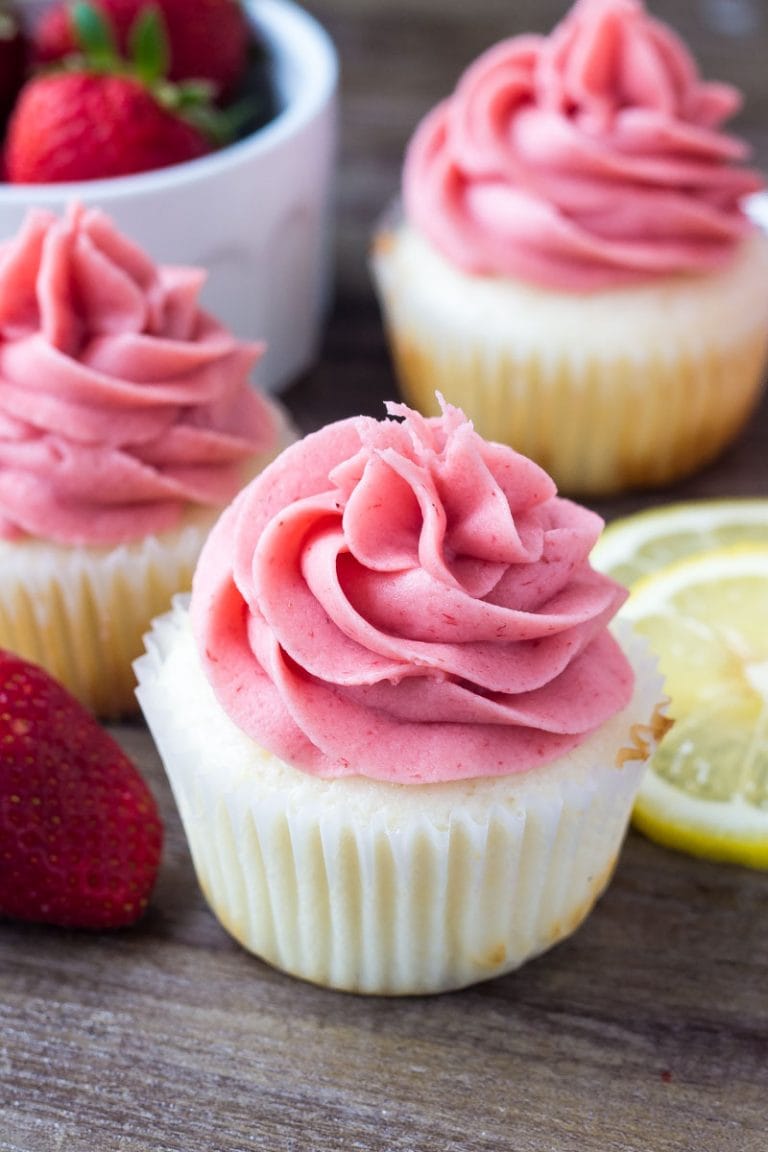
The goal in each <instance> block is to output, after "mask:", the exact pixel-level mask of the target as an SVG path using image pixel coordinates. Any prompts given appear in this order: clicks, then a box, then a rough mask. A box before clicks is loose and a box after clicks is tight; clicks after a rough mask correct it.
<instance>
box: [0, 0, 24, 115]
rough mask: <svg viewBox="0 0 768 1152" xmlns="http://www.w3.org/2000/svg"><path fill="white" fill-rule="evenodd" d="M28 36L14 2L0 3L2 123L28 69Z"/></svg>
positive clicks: (0, 101) (0, 107)
mask: <svg viewBox="0 0 768 1152" xmlns="http://www.w3.org/2000/svg"><path fill="white" fill-rule="evenodd" d="M27 57H28V50H27V38H26V36H25V35H24V31H23V29H22V26H21V20H20V19H19V14H18V12H17V10H16V8H15V7H14V5H13V4H10V3H7V2H3V3H0V123H1V124H4V123H5V120H6V118H7V116H8V113H9V112H10V111H11V108H12V107H13V105H14V103H15V101H16V97H17V95H18V93H19V89H20V88H21V86H22V84H23V83H24V78H25V74H26V70H27Z"/></svg>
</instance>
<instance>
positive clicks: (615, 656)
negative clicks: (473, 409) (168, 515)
mask: <svg viewBox="0 0 768 1152" xmlns="http://www.w3.org/2000/svg"><path fill="white" fill-rule="evenodd" d="M389 411H390V413H391V414H392V415H393V416H402V417H404V419H403V420H402V421H401V420H396V419H390V420H385V421H376V420H373V419H370V418H366V417H359V418H355V419H350V420H344V421H341V422H339V423H337V424H332V425H329V426H327V427H326V428H324V429H322V430H321V431H320V432H317V433H314V434H313V435H310V436H307V437H305V439H304V440H302V441H300V442H299V443H297V444H295V445H293V446H292V447H291V448H288V449H287V450H286V451H285V452H283V453H282V455H281V456H280V457H278V459H277V460H276V461H275V462H274V463H272V464H271V465H270V466H269V467H268V468H267V469H266V470H265V471H264V472H263V473H262V474H261V475H260V476H259V477H257V478H256V480H254V481H253V482H252V483H251V484H250V485H249V486H248V487H247V488H245V489H244V490H243V491H242V492H241V493H240V495H239V496H238V497H237V499H236V500H235V502H234V503H233V504H232V505H231V506H230V508H229V509H228V510H227V511H226V512H225V513H224V515H223V516H222V517H221V519H220V520H219V522H218V523H217V525H216V526H215V527H214V529H213V531H212V533H211V535H210V537H209V539H208V542H207V544H206V546H205V548H204V549H203V554H202V556H201V559H200V563H199V565H198V569H197V572H196V575H195V580H194V585H193V593H192V606H191V613H192V622H193V628H194V631H195V635H196V639H197V642H198V647H199V650H200V653H201V658H202V660H203V664H204V667H205V669H206V672H207V675H208V677H209V679H210V682H211V684H212V686H213V689H214V692H215V694H216V695H217V697H218V699H219V701H220V703H221V704H222V706H223V707H224V709H225V711H226V712H227V713H228V714H229V716H230V717H231V718H232V720H233V721H234V722H235V723H236V724H237V725H238V726H240V727H241V728H242V729H243V730H244V731H245V732H246V733H248V734H249V735H251V736H252V737H253V738H254V739H255V740H256V741H257V742H258V743H259V744H260V745H262V746H265V747H267V748H268V749H270V750H272V751H273V752H274V753H276V754H277V755H278V756H280V757H281V758H282V759H284V760H286V761H287V762H289V763H291V764H293V765H294V766H296V767H299V768H301V769H303V770H305V771H307V772H309V773H314V774H317V775H320V776H323V777H335V776H343V775H352V774H356V775H363V776H367V777H369V778H376V779H382V780H389V781H397V782H401V783H417V782H429V781H436V780H453V779H466V778H471V777H477V776H496V775H503V774H509V773H514V772H518V771H523V770H527V769H530V768H533V767H535V766H536V765H538V764H541V763H543V762H545V761H549V760H551V759H552V758H554V757H556V756H558V755H559V754H561V753H563V752H566V751H568V750H569V749H571V748H573V747H574V746H575V745H577V744H578V743H580V742H581V741H582V740H584V739H585V737H586V736H587V735H588V734H589V733H591V732H592V731H593V730H594V729H596V728H597V727H599V726H600V725H601V724H602V723H603V722H604V721H605V720H606V719H607V718H608V717H609V716H611V715H613V714H614V713H615V712H617V711H618V710H619V709H620V708H622V707H623V706H624V705H625V704H626V703H627V701H628V699H629V697H630V696H631V692H632V685H633V675H632V671H631V668H630V666H629V665H628V663H627V661H626V659H625V657H624V655H623V653H622V651H621V649H620V648H619V647H618V645H617V644H616V642H615V640H614V639H613V637H612V635H611V634H610V632H609V631H608V630H607V627H606V626H607V624H608V621H609V620H610V619H611V617H612V616H613V615H614V613H615V612H616V610H617V608H618V607H619V606H620V604H621V603H622V602H623V600H624V597H625V592H624V590H623V589H622V588H620V587H619V586H618V585H617V584H615V583H614V582H613V581H612V580H610V579H608V578H607V577H605V576H602V575H600V574H598V573H597V572H595V571H594V570H593V569H592V568H591V567H590V565H589V562H588V556H589V553H590V550H591V548H592V546H593V544H594V542H595V539H596V537H597V536H598V534H599V532H600V529H601V527H602V521H601V520H600V518H599V517H598V516H596V515H595V514H594V513H592V512H589V511H587V510H586V509H585V508H582V507H579V506H578V505H576V504H573V503H571V502H570V501H567V500H563V499H560V498H559V497H557V496H556V494H555V487H554V484H553V482H552V481H551V480H550V479H549V477H548V476H547V475H546V473H545V472H543V471H542V470H541V469H540V468H539V467H538V466H537V465H536V464H534V463H532V462H531V461H530V460H528V459H526V458H525V457H523V456H520V455H519V454H518V453H516V452H514V451H513V450H512V449H511V448H508V447H506V446H504V445H500V444H494V443H488V442H486V441H484V440H482V439H481V438H480V437H479V436H478V435H477V433H475V431H474V429H473V427H472V425H471V423H469V422H468V421H467V420H466V419H465V417H464V415H463V413H461V412H460V411H459V410H458V409H455V408H451V407H448V406H445V405H444V411H443V415H442V417H438V418H435V419H425V418H424V417H422V416H420V415H418V414H417V413H415V412H412V411H410V410H409V409H407V408H405V407H404V406H400V405H390V406H389Z"/></svg>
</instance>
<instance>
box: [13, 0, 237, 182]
mask: <svg viewBox="0 0 768 1152" xmlns="http://www.w3.org/2000/svg"><path fill="white" fill-rule="evenodd" d="M73 19H74V20H75V22H76V28H77V34H78V45H79V54H78V56H77V57H76V58H72V59H71V60H69V61H68V62H67V63H66V64H65V65H64V67H63V69H62V71H54V72H46V73H42V74H40V75H38V76H34V77H33V78H32V79H30V80H29V81H28V82H27V83H26V84H25V86H24V88H23V89H22V91H21V94H20V96H19V98H18V101H17V103H16V107H15V109H14V111H13V113H12V115H11V118H10V121H9V125H8V135H7V141H6V149H5V162H6V173H7V179H8V180H9V181H10V182H11V183H15V184H54V183H61V182H62V181H73V180H96V179H103V178H107V177H113V176H127V175H130V174H132V173H135V172H146V171H150V170H152V169H156V168H165V167H168V166H169V165H171V164H179V163H182V162H183V161H186V160H193V159H195V158H197V157H199V156H203V155H205V154H206V153H207V152H210V151H211V150H212V149H213V148H214V147H215V146H217V145H219V144H223V143H226V142H228V140H229V139H231V138H233V136H234V128H235V125H234V124H230V123H229V122H228V120H227V117H226V115H225V114H224V113H223V112H220V111H218V110H217V109H215V108H213V107H212V106H211V105H210V102H209V99H208V98H209V95H210V93H209V91H208V89H207V88H206V86H205V85H201V84H193V83H190V84H186V85H171V84H169V83H168V82H167V81H166V80H164V76H165V72H166V67H167V42H166V39H165V34H164V30H163V27H162V24H161V22H160V21H159V18H158V16H157V13H156V12H153V11H152V10H149V11H147V13H145V14H144V16H142V17H141V18H140V19H139V21H138V22H137V24H136V25H135V26H134V28H133V31H132V36H131V45H130V50H131V59H130V60H125V59H123V58H122V57H120V56H119V54H118V52H117V47H116V44H115V42H114V38H113V36H112V34H111V29H110V27H109V25H108V23H107V22H106V21H105V20H104V18H103V16H102V15H101V14H100V13H99V12H98V10H97V9H96V7H95V6H94V5H91V4H87V3H76V4H75V5H73Z"/></svg>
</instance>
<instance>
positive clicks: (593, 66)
mask: <svg viewBox="0 0 768 1152" xmlns="http://www.w3.org/2000/svg"><path fill="white" fill-rule="evenodd" d="M739 102H740V101H739V97H738V94H737V93H736V92H735V90H734V89H732V88H730V87H727V86H725V85H722V84H712V83H705V82H703V81H702V80H701V79H700V77H699V74H698V72H697V69H696V65H695V63H694V61H693V60H692V59H691V57H690V55H689V53H688V51H687V50H686V48H685V47H684V45H683V44H682V43H681V41H680V40H679V39H678V38H677V36H676V35H675V34H674V33H673V32H672V31H671V29H669V28H668V27H666V26H665V25H664V24H662V23H660V22H659V21H657V20H655V19H653V18H651V17H650V16H649V15H648V14H647V13H646V11H645V9H644V7H643V4H642V3H641V0H579V2H578V3H577V4H576V5H575V6H574V7H573V9H572V10H571V12H570V13H569V14H568V15H567V16H566V17H565V19H564V20H563V21H562V23H561V24H560V25H558V26H557V27H556V28H555V29H554V31H553V32H552V34H551V35H550V36H549V37H546V38H544V37H541V36H519V37H515V38H513V39H510V40H507V41H504V42H502V43H500V44H498V45H496V46H495V47H493V48H491V49H490V50H489V51H488V52H486V53H485V54H484V55H483V56H481V57H480V58H479V59H478V60H477V61H476V62H475V63H474V64H472V65H471V67H470V68H469V69H468V70H467V71H466V72H465V73H464V75H463V76H462V77H461V79H460V81H459V83H458V86H457V87H456V90H455V92H454V93H453V94H452V95H451V96H450V97H449V98H448V99H446V100H445V101H444V102H443V103H441V104H440V105H439V106H438V107H437V108H435V109H434V110H433V111H432V112H431V113H430V114H429V115H428V116H427V117H426V118H425V120H424V121H423V122H422V123H421V124H420V126H419V127H418V129H417V131H416V133H415V135H414V138H413V140H412V141H411V143H410V146H409V148H408V151H407V155H406V160H405V166H404V173H403V207H402V214H398V215H396V217H394V218H390V219H388V220H386V221H385V222H384V223H383V224H382V226H381V227H380V229H379V230H378V233H377V235H376V238H375V243H374V249H373V256H372V266H373V272H374V277H375V281H376V284H377V286H378V290H379V294H380V298H381V301H382V307H383V313H384V317H385V322H386V326H387V330H388V333H389V337H390V341H391V347H392V351H393V356H394V360H395V364H396V368H397V372H398V376H399V380H400V384H401V388H402V391H403V393H404V395H405V397H406V398H407V399H408V401H409V402H410V403H412V404H414V405H415V406H417V407H418V408H419V409H421V410H422V411H423V412H425V413H430V414H433V413H435V412H436V411H437V409H436V406H435V399H434V395H435V389H436V388H437V389H439V390H441V391H442V392H443V393H444V394H445V396H446V397H447V398H448V399H449V400H450V401H452V402H453V403H456V404H459V405H461V406H462V407H463V409H464V410H465V411H466V413H467V415H468V416H470V417H471V418H472V420H473V421H474V423H475V426H476V427H477V429H478V431H479V432H481V433H482V434H483V435H486V436H489V437H493V438H494V439H497V440H503V441H505V442H506V443H509V444H511V445H513V446H514V447H515V448H517V449H519V450H520V451H522V452H524V453H526V454H527V455H529V456H531V457H533V458H534V459H536V460H537V461H538V462H539V463H541V464H542V465H543V466H544V467H545V468H546V469H547V470H548V471H549V472H550V473H551V474H552V475H553V477H554V478H555V480H556V481H557V483H558V485H559V486H560V487H561V489H563V490H567V491H570V492H575V493H581V494H607V493H611V492H618V491H620V490H623V489H629V488H643V487H649V486H654V485H662V484H667V483H669V482H671V481H674V480H676V479H678V478H680V477H683V476H685V475H687V474H689V473H691V472H693V471H695V470H696V469H698V468H701V467H702V466H703V465H704V464H706V463H707V462H708V461H710V460H712V459H713V458H714V457H716V456H717V454H718V453H719V452H720V451H721V450H722V449H723V448H724V447H725V446H726V445H727V444H729V443H730V442H731V441H732V440H733V439H734V437H735V436H736V435H737V433H738V432H739V431H740V429H741V428H742V426H743V425H744V423H745V421H746V420H747V419H748V417H749V416H750V414H751V412H752V411H753V409H754V407H755V405H756V403H757V401H758V398H759V394H760V388H761V384H762V381H763V376H764V370H765V363H766V348H767V347H768V292H766V284H768V238H766V236H765V235H764V234H763V233H762V232H761V231H759V230H758V229H757V228H756V227H754V226H753V225H752V223H751V222H750V221H749V219H748V218H747V216H746V214H745V212H744V207H743V205H744V199H745V197H746V196H747V195H748V194H750V193H752V192H754V191H755V190H756V189H757V188H759V187H761V186H762V179H761V178H760V177H759V176H758V175H757V174H756V173H755V172H754V171H750V170H749V169H748V168H747V167H745V166H744V163H745V160H746V157H747V151H748V150H747V148H746V145H745V144H744V143H743V142H741V141H739V140H737V139H734V138H733V137H731V136H728V135H725V134H724V133H723V132H722V131H721V130H720V125H721V124H722V123H723V121H724V120H726V119H727V118H728V117H729V116H730V115H731V114H732V113H733V112H734V111H735V110H736V109H737V108H738V106H739Z"/></svg>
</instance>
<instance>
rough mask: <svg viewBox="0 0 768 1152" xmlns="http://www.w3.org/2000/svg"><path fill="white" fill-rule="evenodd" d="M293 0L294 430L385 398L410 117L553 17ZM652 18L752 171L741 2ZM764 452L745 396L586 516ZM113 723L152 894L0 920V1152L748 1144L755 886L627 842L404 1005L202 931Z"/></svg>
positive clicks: (763, 922) (765, 1071) (757, 1068)
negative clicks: (307, 16) (474, 978)
mask: <svg viewBox="0 0 768 1152" xmlns="http://www.w3.org/2000/svg"><path fill="white" fill-rule="evenodd" d="M309 7H310V8H311V10H312V11H313V12H314V13H315V14H316V15H317V16H318V17H319V18H320V19H321V20H323V22H324V23H325V24H326V26H327V27H328V28H329V30H330V31H331V33H332V35H333V36H334V38H335V39H336V42H337V44H338V46H339V50H340V53H341V58H342V75H343V89H342V94H343V104H342V118H343V123H342V128H343V132H342V148H341V155H340V177H339V183H338V196H337V202H338V214H337V218H338V229H337V240H336V250H337V258H338V260H337V267H338V274H337V295H336V301H335V306H334V310H333V313H332V316H331V317H330V320H329V325H328V330H327V337H326V340H325V343H324V346H323V349H322V354H321V357H320V360H319V363H318V365H317V367H316V368H315V369H314V370H313V371H312V372H311V373H309V374H308V375H307V376H306V378H304V379H303V380H301V381H299V382H297V384H296V385H295V386H294V388H293V389H292V390H291V391H290V393H289V394H288V396H287V400H288V403H289V405H290V407H291V409H292V410H293V412H294V414H295V415H296V417H297V419H298V421H299V422H300V424H301V426H302V427H303V428H304V429H310V428H312V427H315V426H317V425H318V424H319V423H321V422H322V421H324V420H328V419H335V418H338V417H341V416H345V415H350V414H353V413H355V412H359V411H364V412H370V413H372V414H375V415H380V414H381V411H382V408H381V405H382V402H383V400H384V399H386V398H389V397H391V396H393V395H395V385H394V381H393V377H392V373H391V367H390V365H389V361H388V358H387V353H386V348H385V344H384V339H383V335H382V331H381V325H380V320H379V314H378V310H377V307H376V302H375V300H374V298H373V293H372V290H371V286H370V281H369V279H368V274H367V268H366V257H367V246H368V239H369V236H370V230H371V228H372V226H373V222H374V221H375V219H376V217H377V215H378V214H379V212H380V211H381V210H382V208H383V207H384V206H385V205H386V204H387V202H388V201H389V199H390V198H391V196H392V195H393V194H394V192H395V191H396V188H397V182H398V175H399V165H400V158H401V153H402V148H403V145H404V143H405V141H406V139H407V137H408V135H409V133H410V131H411V129H412V127H413V125H414V123H415V121H416V119H417V117H418V116H419V115H420V114H421V113H422V112H423V111H424V110H425V109H426V108H427V107H428V106H429V105H430V104H431V103H433V102H434V101H435V100H436V99H438V98H439V97H440V96H441V95H443V94H444V93H445V92H447V91H448V89H449V88H450V87H451V85H452V83H453V81H454V79H455V76H456V74H457V72H458V70H459V69H460V68H461V67H462V66H463V65H464V64H465V63H467V62H468V61H469V59H470V58H471V57H472V56H473V55H475V54H476V53H477V52H478V51H480V50H481V49H482V48H484V47H485V46H487V45H488V44H490V43H491V42H493V41H494V40H496V39H498V38H499V37H500V36H502V35H505V34H508V33H512V32H515V31H519V30H521V29H523V28H539V29H541V30H544V29H546V28H548V27H549V26H550V25H551V24H552V22H553V21H554V20H555V19H556V18H557V17H558V16H559V15H560V14H561V13H562V12H563V10H564V8H565V4H564V3H560V2H555V0H537V2H533V0H528V2H523V0H517V2H516V3H515V4H511V3H510V2H509V0H475V3H473V4H471V5H470V4H468V3H460V2H459V0H378V2H377V0H318V2H316V3H312V4H310V5H309ZM652 7H653V9H654V11H655V12H656V13H657V14H659V15H661V16H664V17H666V18H667V19H669V20H670V21H672V22H673V23H674V24H675V25H676V27H677V28H679V29H680V30H681V31H683V32H684V33H685V35H686V36H687V37H688V39H689V41H690V43H691V44H692V46H693V48H694V50H695V52H696V54H697V56H698V57H699V59H700V60H701V61H702V64H703V66H704V69H705V71H706V72H707V73H708V74H710V75H717V76H718V77H721V78H723V79H730V80H733V81H736V82H738V83H739V84H741V85H742V87H744V88H745V90H746V93H747V103H746V108H745V112H744V114H743V115H742V117H741V121H740V126H741V128H742V130H743V131H744V132H745V133H746V134H747V135H748V136H749V138H750V139H751V140H752V141H753V143H754V145H755V148H756V152H757V156H758V159H759V161H760V162H761V164H762V165H763V166H764V167H768V81H767V80H766V68H765V61H766V60H767V59H768V12H766V9H765V6H764V5H763V4H762V3H760V2H758V0H754V2H750V0H722V2H721V4H720V6H719V7H718V6H717V5H716V4H715V2H714V0H700V2H698V3H690V2H689V0H657V2H656V3H655V4H652ZM724 21H726V22H727V21H730V25H729V27H730V29H731V31H730V32H727V31H722V30H718V29H721V28H722V25H723V22H724ZM739 21H741V25H740V26H739V28H740V30H739V28H737V29H735V26H736V25H737V24H738V23H739ZM750 21H752V24H751V25H750V23H749V22H750ZM734 29H735V30H734ZM767 290H768V286H767ZM767 444H768V405H766V404H764V405H763V406H762V407H761V409H760V411H759V412H758V413H757V415H756V416H755V418H754V420H753V421H752V422H751V423H750V426H749V428H748V429H747V430H746V431H745V433H744V435H743V436H742V438H741V440H740V441H739V443H738V444H736V445H735V446H734V447H733V448H732V449H731V450H730V451H729V452H728V453H727V454H726V455H725V456H724V457H723V458H722V459H721V460H719V461H717V462H716V463H715V464H714V465H713V466H712V467H711V468H709V469H708V470H707V471H706V472H705V473H703V474H702V475H700V476H698V477H696V478H695V479H693V480H690V481H688V482H686V483H685V484H681V485H678V486H677V487H676V488H674V489H670V490H667V491H662V492H659V493H655V494H654V495H653V497H647V496H646V497H638V496H634V497H632V496H630V497H626V498H623V499H622V500H614V501H606V502H605V503H604V505H603V506H602V507H601V508H600V511H602V512H603V513H604V514H605V515H606V516H608V517H611V516H613V515H616V514H619V513H623V512H626V511H630V510H632V509H634V508H636V507H641V506H644V505H645V504H647V503H649V502H650V500H651V499H652V500H653V501H654V502H663V501H666V500H672V499H684V498H693V497H696V496H700V495H707V496H716V495H735V494H748V493H760V494H763V495H766V494H768V455H767V453H766V445H767ZM117 734H118V736H119V739H120V740H121V742H122V743H123V744H124V745H125V747H126V748H127V749H128V750H129V751H130V753H131V754H132V755H133V756H134V757H135V758H136V760H137V762H138V763H139V764H140V766H141V767H142V770H143V771H144V772H145V773H146V776H147V778H148V780H149V781H150V783H151V785H152V787H153V788H154V790H155V792H156V795H157V796H158V798H159V800H160V803H161V807H162V811H163V815H164V818H165V821H166V826H167V843H166V849H165V854H164V860H163V867H162V871H161V875H160V880H159V884H158V887H157V890H156V893H155V896H154V899H153V903H152V907H151V909H150V911H149V913H148V915H147V916H146V918H145V919H144V920H143V921H142V922H141V924H140V925H139V926H137V927H136V928H135V929H133V930H130V931H125V932H119V933H116V934H111V935H110V934H82V933H80V934H78V933H68V932H61V931H53V930H47V929H43V928H36V927H28V926H20V925H16V924H10V923H5V924H2V925H1V926H0V1152H59V1150H62V1152H246V1150H250V1149H264V1150H267V1152H331V1150H334V1152H336V1150H342V1149H343V1150H344V1152H352V1150H361V1152H399V1150H402V1152H417V1150H418V1152H491V1150H498V1149H509V1150H510V1152H545V1150H546V1152H693V1150H697V1152H730V1150H733V1152H765V1149H766V1148H767V1147H768V1135H766V1132H767V1131H768V1103H767V1101H768V994H767V993H766V989H768V877H766V875H763V874H757V873H750V872H748V871H745V870H742V869H739V868H727V867H721V866H717V865H713V864H708V863H705V862H701V861H696V860H692V859H688V858H686V857H683V856H678V855H675V854H673V853H669V852H666V851H664V850H663V849H661V848H658V847H656V846H655V845H653V844H651V843H649V842H647V841H645V840H643V839H642V838H641V837H640V836H638V835H636V834H634V833H632V834H630V836H629V838H628V840H627V843H626V846H625V849H624V851H623V854H622V856H621V859H620V862H619V866H618V869H617V872H616V875H615V878H614V881H613V883H612V885H611V887H610V888H609V890H608V892H607V894H606V895H605V897H604V898H603V899H602V900H601V901H600V903H599V905H598V907H597V908H596V910H595V911H594V913H593V914H592V916H591V917H590V918H589V920H588V921H587V923H586V924H585V925H584V926H583V927H582V928H581V929H580V930H579V931H578V932H577V933H576V934H575V936H573V937H572V938H571V939H570V940H568V941H567V942H565V943H563V944H562V945H560V946H558V947H557V948H555V949H554V950H553V951H551V952H550V953H548V954H547V955H546V956H544V957H542V958H540V959H539V960H537V961H535V962H532V963H530V964H529V965H527V966H526V967H524V968H523V969H521V970H520V971H519V972H518V973H515V974H512V975H510V976H508V977H506V978H504V979H501V980H497V981H494V982H491V983H488V984H485V985H479V986H477V987H475V988H472V989H468V990H467V991H464V992H460V993H454V994H451V995H447V996H441V997H436V998H431V999H429V998H424V999H414V1000H399V1001H398V1000H379V999H365V998H357V997H351V996H345V995H342V994H338V993H333V992H328V991H324V990H321V989H316V988H313V987H311V986H308V985H305V984H302V983H300V982H297V981H295V980H292V979H290V978H288V977H285V976H283V975H281V974H279V973H277V972H275V971H273V970H271V969H270V968H268V967H267V966H265V965H263V964H261V963H260V962H259V961H258V960H256V959H255V958H253V957H251V956H249V955H247V954H246V953H245V952H244V951H242V950H241V949H240V948H239V947H238V946H237V945H236V944H234V943H233V942H232V941H231V940H230V939H229V938H228V937H227V935H226V934H225V933H224V931H223V930H222V929H221V928H220V927H219V925H218V924H217V922H216V921H215V919H214V918H213V916H212V915H211V913H210V912H209V911H208V909H207V907H206V906H205V903H204V901H203V899H202V896H201V895H200V892H199V889H198V887H197V884H196V881H195V878H194V874H193V871H192V867H191V863H190V859H189V855H188V852H187V848H186V844H185V841H184V838H183V834H182V831H181V828H180V825H179V822H178V818H177V816H176V814H175V809H174V805H173V801H172V798H171V795H170V791H169V789H168V786H167V783H166V781H165V778H164V775H163V772H162V769H161V766H160V764H159V761H158V759H157V756H156V753H155V751H154V749H153V747H152V744H151V741H150V739H149V737H148V735H147V733H146V731H145V730H144V728H143V727H142V725H141V724H140V723H136V724H135V725H132V726H124V727H121V728H119V729H117Z"/></svg>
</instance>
